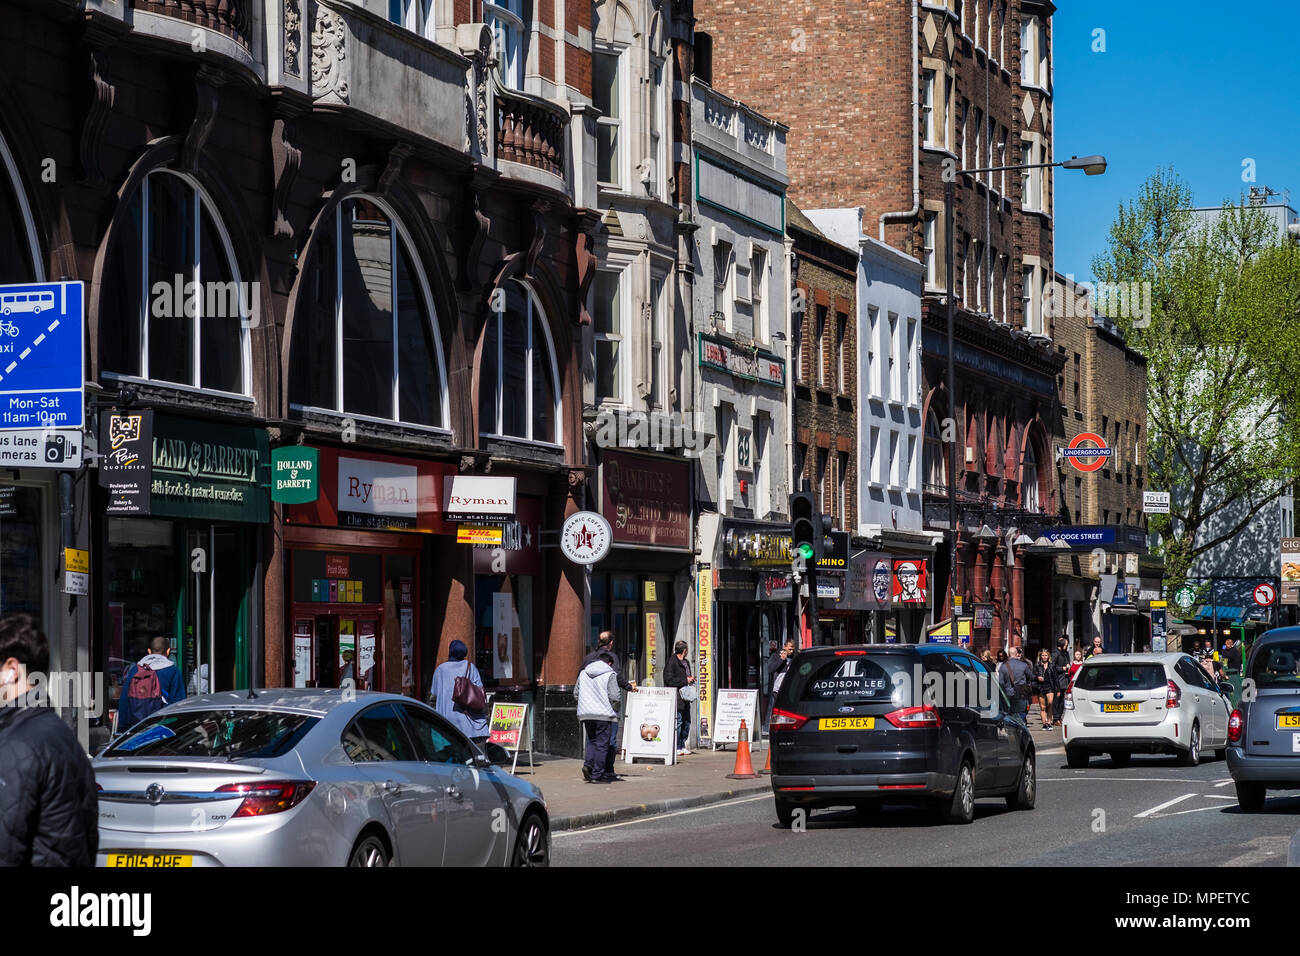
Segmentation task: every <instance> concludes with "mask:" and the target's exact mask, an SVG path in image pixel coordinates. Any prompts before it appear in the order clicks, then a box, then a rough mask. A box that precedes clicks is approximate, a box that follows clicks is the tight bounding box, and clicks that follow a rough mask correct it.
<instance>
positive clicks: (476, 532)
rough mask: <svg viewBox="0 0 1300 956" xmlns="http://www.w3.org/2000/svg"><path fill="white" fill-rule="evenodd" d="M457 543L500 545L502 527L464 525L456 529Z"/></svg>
mask: <svg viewBox="0 0 1300 956" xmlns="http://www.w3.org/2000/svg"><path fill="white" fill-rule="evenodd" d="M456 543H457V544H482V545H499V544H500V543H501V526H500V525H496V526H492V525H472V524H463V525H461V526H460V527H459V528H457V529H456Z"/></svg>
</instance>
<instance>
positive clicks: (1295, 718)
mask: <svg viewBox="0 0 1300 956" xmlns="http://www.w3.org/2000/svg"><path fill="white" fill-rule="evenodd" d="M1277 729H1278V730H1300V714H1278V715H1277Z"/></svg>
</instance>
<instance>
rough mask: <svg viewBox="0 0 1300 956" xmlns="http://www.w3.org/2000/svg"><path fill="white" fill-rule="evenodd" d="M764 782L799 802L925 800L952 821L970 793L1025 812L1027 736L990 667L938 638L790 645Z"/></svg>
mask: <svg viewBox="0 0 1300 956" xmlns="http://www.w3.org/2000/svg"><path fill="white" fill-rule="evenodd" d="M771 747H772V792H773V796H774V797H775V800H776V815H777V819H778V820H780V822H781V825H782V826H787V827H788V826H789V825H790V824H791V822H792V820H793V819H794V813H795V810H796V809H798V808H803V809H804V810H806V811H811V810H813V809H815V808H818V807H829V806H845V805H849V806H854V807H856V808H857V809H858V810H859V812H864V813H865V812H870V811H874V810H876V809H879V807H880V805H881V804H882V803H885V802H889V803H894V802H902V801H918V802H925V803H930V804H933V805H935V806H936V808H937V809H939V810H941V811H942V813H943V815H944V817H945V818H946V819H947V820H949V821H950V822H953V823H970V822H971V820H973V819H974V818H975V800H976V799H977V798H979V797H994V796H1003V797H1005V798H1006V801H1007V806H1009V807H1010V808H1012V809H1022V810H1032V809H1033V806H1034V797H1035V792H1036V790H1037V776H1036V765H1035V758H1034V744H1033V740H1032V738H1031V737H1030V734H1029V728H1028V726H1026V724H1025V723H1024V721H1023V720H1022V719H1020V718H1019V717H1016V716H1014V715H1013V714H1012V713H1011V706H1010V704H1009V703H1008V701H1007V698H1006V695H1005V694H1003V692H1002V690H1001V688H1000V687H998V682H997V677H996V675H994V674H991V673H989V671H988V669H987V668H986V667H985V666H984V664H983V663H982V662H981V661H980V660H978V659H977V658H976V657H974V656H973V655H971V654H970V653H968V652H966V651H964V650H961V649H959V648H953V647H949V646H947V645H942V644H864V645H856V646H848V647H813V648H809V649H808V650H804V651H800V652H799V653H798V654H796V655H795V657H794V660H793V661H792V662H791V665H790V667H789V669H788V670H787V671H786V676H785V679H784V680H783V681H782V683H781V688H780V690H779V692H778V693H777V696H776V701H775V704H774V708H773V711H772V722H771Z"/></svg>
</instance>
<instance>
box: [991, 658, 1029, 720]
mask: <svg viewBox="0 0 1300 956" xmlns="http://www.w3.org/2000/svg"><path fill="white" fill-rule="evenodd" d="M1033 679H1034V678H1033V670H1032V669H1031V668H1030V666H1029V665H1028V664H1027V663H1025V660H1024V658H1023V657H1022V656H1021V651H1020V648H1018V647H1013V648H1011V653H1010V655H1009V656H1008V658H1007V662H1006V663H1005V664H1003V665H1002V668H1001V672H1000V674H999V683H1000V684H1001V686H1002V690H1003V691H1004V692H1005V693H1006V695H1007V699H1008V700H1010V701H1011V713H1012V714H1013V715H1015V716H1016V717H1018V718H1020V720H1022V721H1023V722H1024V723H1025V726H1029V720H1028V714H1029V697H1030V694H1031V693H1032V692H1033Z"/></svg>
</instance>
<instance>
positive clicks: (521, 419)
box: [478, 279, 560, 444]
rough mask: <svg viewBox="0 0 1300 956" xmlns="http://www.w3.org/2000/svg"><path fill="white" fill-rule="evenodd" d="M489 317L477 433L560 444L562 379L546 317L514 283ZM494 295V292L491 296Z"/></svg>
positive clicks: (505, 289) (504, 289)
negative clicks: (499, 305) (559, 375)
mask: <svg viewBox="0 0 1300 956" xmlns="http://www.w3.org/2000/svg"><path fill="white" fill-rule="evenodd" d="M501 292H503V293H504V295H503V296H499V298H500V300H501V302H500V304H501V305H502V306H503V307H504V311H501V312H497V313H495V314H493V315H491V316H489V317H488V320H487V330H486V332H485V334H484V338H483V358H482V363H481V365H480V368H479V386H478V415H479V432H480V433H482V434H485V435H499V436H504V437H508V438H522V439H525V440H527V441H538V442H550V443H552V444H558V443H559V434H558V431H557V427H558V424H559V421H560V397H559V396H560V380H559V378H558V377H557V376H556V373H555V349H554V346H553V345H552V343H551V333H550V331H549V330H548V329H547V327H546V316H545V314H544V313H543V312H542V307H541V304H540V303H538V301H537V297H536V296H535V295H533V292H532V290H531V289H529V288H528V287H527V286H526V285H524V284H523V283H521V282H516V281H515V280H513V279H510V280H508V281H506V282H505V283H504V284H503V285H502V287H501ZM493 295H494V296H497V293H496V292H494V293H493Z"/></svg>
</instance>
